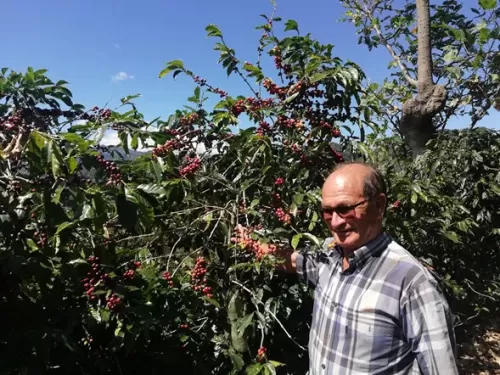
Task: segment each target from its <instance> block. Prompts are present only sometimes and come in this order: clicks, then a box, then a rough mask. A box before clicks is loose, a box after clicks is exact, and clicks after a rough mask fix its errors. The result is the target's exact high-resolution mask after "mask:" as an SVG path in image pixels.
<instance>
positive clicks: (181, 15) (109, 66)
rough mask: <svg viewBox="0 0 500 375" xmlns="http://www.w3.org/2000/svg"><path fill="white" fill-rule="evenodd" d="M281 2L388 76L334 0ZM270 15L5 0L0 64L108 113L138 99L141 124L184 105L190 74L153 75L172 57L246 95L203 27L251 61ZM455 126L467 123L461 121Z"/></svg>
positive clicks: (223, 2)
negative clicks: (31, 73)
mask: <svg viewBox="0 0 500 375" xmlns="http://www.w3.org/2000/svg"><path fill="white" fill-rule="evenodd" d="M467 1H472V0H467ZM277 5H278V10H277V14H276V15H278V16H280V17H282V18H283V20H287V19H294V20H296V21H297V22H298V23H299V28H300V30H301V32H302V33H303V34H305V33H308V32H309V33H311V35H312V36H313V38H315V39H317V40H319V41H320V42H322V43H331V44H333V45H334V50H333V53H334V55H336V56H339V57H340V58H342V59H343V60H352V61H354V62H356V63H358V64H360V65H361V67H362V68H363V69H364V71H365V73H366V74H367V76H368V77H369V79H370V80H371V81H378V82H381V81H382V80H383V78H384V77H386V76H387V75H388V70H387V64H388V63H389V61H390V58H389V56H388V53H387V51H386V50H384V49H377V50H372V51H368V49H367V48H366V47H365V46H364V45H358V44H357V35H356V32H355V29H354V26H353V25H351V24H348V23H344V22H340V21H339V19H340V18H341V17H342V16H343V15H344V8H343V7H342V6H341V5H340V3H339V2H338V1H336V0H317V1H299V0H281V1H280V0H278V1H277ZM271 11H272V5H271V3H270V1H269V0H247V1H241V0H231V1H229V0H216V1H201V0H185V1H184V2H181V1H175V2H174V1H169V0H162V1H159V0H142V1H140V2H137V1H131V0H121V1H118V0H107V1H106V0H100V1H97V0H86V1H81V0H80V1H78V0H73V1H67V0H66V1H62V0H51V1H39V0H17V1H5V2H3V4H2V21H1V22H0V35H2V48H1V52H0V67H9V68H12V69H14V70H17V71H25V70H26V68H27V67H28V66H31V67H33V68H35V69H41V68H44V69H48V70H49V71H48V75H49V77H50V78H51V79H52V80H53V81H54V82H55V81H57V80H59V79H64V80H66V81H68V82H69V89H70V90H71V91H72V92H73V95H74V99H75V102H78V103H82V104H84V105H85V106H86V107H88V108H91V107H93V106H94V105H97V106H99V107H103V106H105V105H108V106H110V107H114V106H116V105H117V104H118V103H119V99H120V98H122V97H124V96H126V95H132V94H136V93H140V94H141V95H142V97H141V98H139V99H137V100H136V103H137V104H138V107H139V110H140V111H141V112H142V113H144V115H145V117H146V119H153V118H155V117H157V116H162V117H163V118H167V117H168V116H169V115H170V114H172V113H173V112H174V110H175V109H177V108H181V107H182V106H183V105H185V104H187V102H186V98H187V97H188V96H190V95H192V92H193V89H194V87H195V86H194V84H193V82H192V81H191V80H190V79H188V78H187V77H181V76H179V77H178V78H177V79H176V80H175V81H174V80H173V79H172V76H171V75H169V76H167V77H166V78H163V79H159V78H158V74H159V72H160V71H161V70H162V69H163V68H164V66H165V63H166V62H168V61H170V60H174V59H181V60H182V61H183V62H184V64H185V66H186V67H187V68H188V69H190V70H192V71H193V72H195V73H196V74H198V75H200V76H201V77H203V78H206V79H207V80H208V82H210V83H211V84H213V85H214V86H218V87H220V88H221V89H224V90H226V91H228V92H229V93H230V94H232V95H235V94H242V95H246V94H247V93H248V90H247V88H246V87H245V85H244V84H243V83H242V82H241V80H240V79H237V77H230V78H227V76H226V74H225V72H224V70H223V69H222V67H221V66H220V65H218V63H217V61H218V52H217V51H214V50H213V46H214V44H215V42H216V40H215V39H213V38H208V37H207V36H206V32H205V27H206V25H208V24H212V23H213V24H216V25H217V26H219V27H220V29H221V30H222V32H223V34H224V36H225V39H226V42H227V43H228V45H230V46H231V47H233V48H234V49H235V50H236V53H237V55H238V57H240V59H242V60H248V61H255V60H256V47H257V43H258V38H259V36H260V33H261V31H259V30H255V26H257V25H259V24H262V23H263V21H264V19H263V18H261V17H260V16H259V14H261V13H265V14H270V12H271ZM492 120H495V121H492ZM498 120H500V116H499V115H498V113H496V114H493V116H491V118H490V119H489V120H488V123H485V122H484V121H483V122H482V123H481V125H483V126H488V127H492V126H493V124H490V121H491V122H492V123H495V124H498V123H499V121H498ZM451 126H452V127H458V128H460V127H464V126H467V123H466V120H460V119H458V120H454V121H453V123H452V124H451ZM495 127H497V128H498V125H496V126H495ZM112 137H113V135H112V134H107V138H108V139H111V138H112Z"/></svg>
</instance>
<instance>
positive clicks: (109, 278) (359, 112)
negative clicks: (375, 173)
mask: <svg viewBox="0 0 500 375" xmlns="http://www.w3.org/2000/svg"><path fill="white" fill-rule="evenodd" d="M264 18H265V22H264V24H262V25H260V26H258V29H260V30H262V36H261V37H260V39H259V43H258V48H257V58H256V60H255V61H254V62H249V61H241V60H239V59H238V57H237V56H236V54H235V51H234V49H232V48H231V47H230V46H228V45H227V44H226V42H225V39H224V37H223V34H222V32H221V30H220V29H219V28H218V27H217V26H215V25H209V26H207V28H206V31H207V33H208V35H209V36H211V37H213V38H215V40H216V43H215V49H216V50H217V51H219V53H220V60H219V61H220V63H221V65H222V66H223V67H224V69H225V70H226V72H227V74H228V75H236V76H239V77H240V78H241V79H242V80H243V81H244V82H245V83H246V84H247V85H248V94H247V95H238V96H233V95H230V94H229V93H228V92H227V91H225V90H224V89H223V88H219V87H216V86H215V85H212V84H211V83H210V82H208V81H206V80H205V79H203V78H201V77H199V76H198V75H196V73H195V72H192V71H190V70H189V69H188V68H186V67H185V66H184V63H183V62H182V61H180V60H175V61H171V62H169V63H167V64H166V67H165V68H164V69H163V70H162V71H161V72H160V77H166V76H168V75H170V74H172V75H173V76H174V77H176V76H178V75H180V74H183V75H185V76H187V77H189V78H190V79H192V81H193V87H194V91H193V95H192V96H191V97H190V98H188V101H189V102H190V106H186V107H185V108H184V109H182V110H178V111H176V112H175V113H174V114H172V115H171V116H170V117H168V118H167V119H166V120H161V119H155V120H153V121H147V120H145V119H144V116H143V115H142V114H141V113H140V112H139V111H138V109H137V107H136V105H135V104H134V99H135V98H136V97H135V96H129V97H125V98H123V99H122V100H121V105H120V106H119V107H118V108H114V109H109V108H98V107H94V108H92V109H90V110H86V109H85V108H84V107H83V106H82V105H79V104H75V103H74V102H73V99H72V93H71V92H70V91H69V90H68V88H67V87H66V84H67V82H64V81H59V82H57V83H54V82H52V81H51V80H50V79H49V78H48V77H47V75H46V73H47V72H46V71H45V70H34V69H31V68H29V69H28V70H27V72H26V73H18V72H14V71H10V70H9V69H7V68H4V69H2V71H1V75H0V100H1V104H0V126H1V129H2V132H1V135H0V136H1V139H0V142H1V153H0V157H1V159H0V168H1V175H0V197H1V202H0V210H1V212H0V278H1V280H0V288H1V289H0V316H1V317H2V320H3V321H4V322H5V324H4V329H3V330H2V332H1V333H0V348H1V354H0V359H1V364H2V369H4V371H5V373H9V374H45V373H50V374H52V373H57V374H59V373H60V374H66V373H79V374H106V373H113V374H135V373H151V374H157V373H164V372H165V371H168V372H169V373H170V372H171V373H181V372H184V373H189V374H240V373H247V374H253V375H257V374H276V373H279V374H304V373H305V372H306V371H307V367H308V356H307V339H308V334H309V328H310V327H309V324H310V316H311V311H312V298H311V294H310V291H309V290H308V289H307V287H306V286H305V285H302V284H300V283H297V281H296V280H295V278H294V276H293V275H286V274H284V273H283V272H281V271H280V270H279V269H280V263H281V262H282V259H280V257H279V256H277V253H276V252H275V250H276V248H277V247H279V246H289V247H292V248H298V247H303V246H309V247H311V248H313V249H315V248H318V247H319V246H320V245H321V242H322V239H324V238H325V237H326V236H328V233H327V230H326V227H325V226H324V225H323V224H322V222H321V220H320V215H319V207H320V197H321V194H320V189H321V185H322V183H323V180H324V178H325V177H326V176H327V174H328V173H329V171H330V170H331V169H332V168H333V167H334V166H335V165H336V164H337V163H341V162H344V161H346V160H350V159H353V158H367V159H372V160H374V161H375V162H377V163H379V164H380V165H381V168H382V169H383V170H384V172H386V173H387V174H388V176H389V177H390V179H391V182H392V183H391V200H392V201H391V202H392V205H391V206H390V207H389V210H388V219H387V223H388V226H389V229H390V230H393V232H394V235H395V236H397V238H398V239H400V240H401V241H402V242H403V243H404V244H405V245H408V246H410V247H412V249H417V253H418V255H419V256H423V257H428V256H429V254H431V255H434V256H431V258H432V260H434V262H437V263H438V264H437V265H435V267H436V268H437V270H436V271H437V272H439V271H440V270H441V268H445V266H441V265H442V264H443V265H446V264H447V265H449V266H446V267H448V268H445V271H446V272H445V273H443V275H447V277H448V278H447V279H446V280H447V282H448V284H447V285H455V286H457V288H456V290H452V293H454V294H453V295H454V296H455V295H456V296H457V297H456V298H464V297H460V296H462V295H463V294H461V293H462V289H463V285H464V283H463V282H462V281H463V280H461V279H460V278H461V277H462V276H461V275H463V274H461V273H460V272H461V270H463V269H465V268H467V267H469V264H470V263H467V262H469V261H470V260H469V258H467V260H465V259H466V258H461V257H462V256H463V257H471V259H472V255H471V254H467V251H466V250H467V240H466V234H467V233H468V235H469V236H475V237H474V241H476V242H475V246H483V245H484V246H486V244H489V245H488V246H490V248H489V249H491V251H490V252H488V253H487V254H490V255H487V254H486V253H485V254H484V255H485V256H490V259H491V267H490V268H488V272H493V270H495V269H498V260H497V259H496V258H493V256H494V255H493V254H494V253H495V251H494V249H495V247H494V246H498V234H499V233H498V229H496V231H491V230H490V229H491V228H492V226H493V224H492V223H494V222H495V221H494V220H496V216H495V214H494V213H493V212H492V211H491V210H490V211H487V210H486V211H485V210H484V208H485V207H486V205H490V204H495V203H496V202H498V190H499V189H498V165H496V164H495V165H494V164H491V165H490V164H488V168H487V172H486V171H485V168H486V163H482V162H481V161H480V160H483V161H486V160H489V159H486V158H487V156H488V155H489V154H487V153H491V152H498V137H497V135H493V134H489V135H487V136H486V135H485V136H480V137H475V136H474V135H471V136H470V137H469V138H467V137H466V138H464V139H467V140H464V142H465V143H460V142H458V141H454V140H453V139H454V138H453V139H452V140H450V141H448V142H449V143H447V144H449V145H450V147H451V146H452V145H455V144H461V146H460V148H457V149H456V151H455V154H453V155H455V156H454V159H452V160H451V161H450V162H446V161H445V160H446V155H445V154H444V153H443V150H442V149H440V148H439V147H436V150H437V151H436V150H431V151H429V152H430V153H431V155H430V156H429V157H428V158H427V159H425V160H424V161H422V165H418V164H413V163H412V161H411V160H410V159H408V158H406V157H405V156H404V155H405V154H404V153H403V152H401V150H403V149H404V147H405V146H404V145H402V144H401V143H400V142H398V141H397V140H396V141H391V140H390V139H389V138H383V140H380V137H378V136H380V134H376V132H375V133H374V134H372V135H371V136H368V137H367V136H366V132H367V130H369V129H370V126H371V125H373V129H378V128H377V127H376V126H375V125H374V124H371V122H370V121H371V120H370V118H371V116H370V115H371V113H372V112H374V111H376V110H377V108H376V103H374V102H373V101H366V100H365V98H364V96H363V95H364V94H363V92H364V91H363V89H362V82H363V80H364V78H365V77H364V74H363V72H362V70H361V69H360V68H359V67H358V66H357V65H356V64H354V63H352V62H344V61H342V60H341V59H340V58H338V57H335V56H333V55H332V49H333V47H332V46H331V45H324V44H321V43H319V42H318V41H316V40H314V39H312V38H311V36H310V35H305V36H303V35H301V34H300V32H299V28H298V25H297V23H296V22H295V21H292V20H289V21H287V22H286V23H285V28H284V29H285V31H286V32H291V33H292V36H285V37H283V38H278V37H277V36H276V34H275V25H276V24H279V22H280V21H281V20H280V19H279V18H278V17H274V16H273V17H269V18H268V17H264ZM286 35H289V34H286ZM266 57H268V58H270V59H272V60H273V62H274V66H275V68H276V70H275V71H273V72H272V73H269V74H268V73H265V72H264V70H263V68H262V65H263V64H262V61H263V59H264V58H266ZM210 96H212V98H217V100H216V104H215V105H214V106H213V108H207V107H206V100H207V98H209V97H210ZM240 125H241V126H240ZM235 128H237V130H234V129H235ZM106 131H116V132H117V133H118V136H119V139H120V142H119V144H118V145H116V147H111V146H109V147H103V146H101V145H100V142H101V140H102V137H103V135H104V133H105V132H106ZM455 137H456V138H457V139H459V140H461V139H462V138H463V137H462V135H461V134H459V135H456V136H455ZM495 137H496V138H495ZM468 139H471V140H472V139H474V140H475V141H474V142H476V143H474V144H470V143H467V142H469V141H468ZM438 141H439V140H438ZM484 142H486V143H484ZM488 142H490V143H488ZM495 142H496V143H495ZM380 143H382V146H380ZM389 146H390V148H389ZM139 147H144V148H146V149H147V150H148V151H145V152H141V153H140V154H139V156H137V157H135V158H130V157H128V155H130V154H132V151H134V150H138V149H139ZM468 147H472V148H474V149H476V150H480V151H475V152H476V153H477V155H479V156H477V155H476V154H475V153H474V152H473V153H472V154H471V155H472V159H473V160H471V159H470V158H469V157H468V156H467V154H466V152H465V151H464V150H465V149H467V148H468ZM391 150H392V151H391ZM446 152H448V151H446ZM440 153H441V154H440ZM482 153H484V154H482ZM437 155H438V156H437ZM459 156H460V157H461V158H462V159H460V158H459ZM495 160H498V158H497V159H495ZM449 163H452V164H453V163H455V164H453V165H455V166H456V168H455V169H454V171H457V169H461V168H462V166H463V165H469V169H467V170H464V169H461V170H460V171H457V173H462V175H464V176H465V177H466V180H465V181H463V182H462V181H459V180H456V178H455V177H454V176H453V173H454V172H451V171H450V170H449ZM429 170H431V171H432V173H430V174H429V173H428V171H429ZM484 173H486V174H484ZM488 173H489V174H488ZM494 173H496V176H497V177H495V178H493V174H494ZM476 175H477V176H483V177H482V178H483V180H481V181H482V182H481V183H482V185H480V184H478V183H475V182H474V180H473V178H475V177H473V176H476ZM495 184H496V185H495ZM459 187H460V188H459ZM470 189H472V190H470ZM475 189H476V190H475ZM457 191H460V192H463V193H464V195H463V196H462V195H457V193H456V192H457ZM479 197H480V198H479ZM458 200H461V201H462V204H461V205H460V206H456V205H455V203H456V202H457V201H458ZM470 207H475V208H474V210H471V208H470ZM471 215H476V216H477V215H482V216H481V218H480V219H478V218H477V217H479V216H477V217H475V218H472V217H471ZM496 215H497V214H496ZM497 216H498V215H497ZM458 217H459V218H460V221H457V220H456V219H457V218H458ZM430 218H433V221H429V219H430ZM481 220H482V221H481ZM430 223H432V225H429V224H430ZM486 223H490V224H486ZM237 225H242V226H244V227H245V228H247V229H248V230H249V232H250V233H251V236H250V239H242V238H240V237H239V236H238V233H236V232H235V230H234V229H235V227H236V226H237ZM488 225H489V226H488ZM457 228H458V229H457ZM478 228H480V229H481V231H482V232H481V233H482V234H481V236H482V237H478V236H479V234H478V233H479V232H477V231H478V230H479V229H478ZM457 231H461V232H457ZM459 233H460V234H461V235H462V237H459V235H458V234H459ZM455 235H456V237H455ZM455 240H457V241H455ZM440 241H441V242H440ZM460 241H463V242H462V243H463V245H461V246H462V247H460V248H459V249H460V250H458V251H457V252H456V253H452V251H453V249H454V246H455V245H456V244H457V243H459V242H460ZM495 241H496V242H495ZM262 243H267V244H269V245H270V246H269V248H270V249H271V251H269V252H264V251H262V247H261V244H262ZM438 243H439V244H441V245H442V246H441V247H436V246H437V245H436V244H438ZM495 244H496V245H495ZM424 245H426V246H424ZM435 248H438V249H439V252H436V253H434V252H433V251H434V249H435ZM496 249H498V247H497V248H496ZM478 251H479V250H478ZM475 266H476V263H474V267H475ZM452 267H458V268H456V269H455V270H454V271H453V272H451V271H449V272H448V270H452ZM460 267H462V268H460ZM495 267H496V268H495ZM469 271H470V275H469V274H468V276H467V280H469V282H470V283H471V285H472V286H473V287H475V286H476V284H475V283H477V281H478V280H479V279H480V275H479V274H478V275H475V276H474V273H475V272H478V273H479V272H480V271H479V270H478V269H475V268H472V269H470V270H469ZM497 275H498V272H497ZM496 278H498V276H496ZM495 280H497V279H495ZM483 282H484V281H483ZM494 282H496V281H493V279H492V282H491V285H489V286H490V287H492V286H493V284H494ZM474 289H475V288H474ZM480 293H481V294H485V293H489V294H488V296H489V297H490V298H494V297H492V295H493V294H492V293H495V291H493V290H492V289H491V290H490V292H488V291H485V290H484V288H483V289H481V291H480ZM467 296H472V297H474V298H475V295H474V294H468V295H467ZM477 301H479V300H477Z"/></svg>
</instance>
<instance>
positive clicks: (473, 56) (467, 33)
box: [341, 0, 500, 132]
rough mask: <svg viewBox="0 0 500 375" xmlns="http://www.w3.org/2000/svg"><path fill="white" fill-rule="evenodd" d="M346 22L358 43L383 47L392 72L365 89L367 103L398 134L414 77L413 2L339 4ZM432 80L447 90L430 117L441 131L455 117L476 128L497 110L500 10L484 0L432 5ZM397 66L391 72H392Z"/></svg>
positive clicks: (354, 1) (353, 1) (450, 0)
mask: <svg viewBox="0 0 500 375" xmlns="http://www.w3.org/2000/svg"><path fill="white" fill-rule="evenodd" d="M341 2H342V4H343V5H344V7H345V8H346V17H345V18H344V20H345V21H349V22H352V23H353V24H354V26H355V27H356V29H357V32H358V34H359V35H360V36H359V39H358V43H359V44H364V45H366V46H367V47H368V49H369V50H371V49H373V48H379V47H382V48H385V49H386V50H387V51H388V53H389V56H390V58H391V61H390V63H389V66H388V68H389V69H393V70H392V71H391V74H390V76H389V77H387V78H386V79H385V80H384V82H383V83H382V84H379V83H377V82H372V83H370V84H369V85H367V87H366V90H367V93H369V94H368V95H367V96H368V98H367V100H370V101H375V102H377V103H379V104H380V109H379V116H378V121H379V122H380V123H381V124H383V125H384V126H387V127H389V128H391V129H392V130H393V131H396V132H397V131H398V130H399V122H400V118H401V113H400V112H401V108H400V105H401V103H404V102H405V101H406V100H408V99H409V98H411V97H412V95H413V94H414V91H415V90H416V79H417V44H418V40H417V22H416V21H417V20H416V5H415V1H414V0H413V1H411V2H409V3H408V4H406V6H404V7H397V6H396V5H395V2H394V0H373V1H372V0H341ZM430 3H431V4H430V11H431V40H432V60H433V77H434V80H435V82H437V83H439V84H442V85H444V86H445V87H446V89H447V91H448V101H447V103H446V106H445V108H444V110H443V111H442V112H441V113H440V114H439V115H438V116H437V117H435V118H434V125H435V127H436V129H444V128H445V127H446V124H447V123H448V122H449V120H450V119H452V118H453V117H454V116H461V117H463V118H470V126H471V127H474V126H475V125H476V124H477V123H478V122H479V121H480V120H481V119H483V118H484V117H485V116H487V115H488V113H489V111H491V110H494V109H496V110H500V92H499V89H498V88H499V87H500V85H499V79H500V75H499V74H500V72H499V66H500V64H499V61H500V60H499V59H500V55H499V53H498V48H499V42H500V31H499V30H500V27H499V15H500V7H499V5H498V3H497V1H496V0H491V1H490V0H483V1H481V0H480V1H479V2H478V3H476V4H477V5H476V6H473V4H472V3H474V2H470V3H471V4H469V2H464V3H467V5H468V6H470V8H464V5H463V4H462V3H461V2H460V1H458V0H445V1H443V2H440V4H433V2H432V1H431V2H430ZM394 68H395V69H394Z"/></svg>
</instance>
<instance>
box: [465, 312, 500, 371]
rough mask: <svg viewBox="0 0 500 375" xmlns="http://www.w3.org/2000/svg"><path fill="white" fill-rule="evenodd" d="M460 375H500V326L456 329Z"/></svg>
mask: <svg viewBox="0 0 500 375" xmlns="http://www.w3.org/2000/svg"><path fill="white" fill-rule="evenodd" d="M456 335H457V343H458V357H459V367H460V374H463V375H493V374H495V375H500V324H499V323H498V322H496V323H495V324H493V325H492V323H491V321H490V322H483V323H481V324H477V325H475V326H469V327H467V328H462V327H457V328H456Z"/></svg>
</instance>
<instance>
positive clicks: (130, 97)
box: [120, 94, 142, 104]
mask: <svg viewBox="0 0 500 375" xmlns="http://www.w3.org/2000/svg"><path fill="white" fill-rule="evenodd" d="M141 96H142V95H141V94H135V95H128V96H125V97H124V98H121V99H120V101H121V102H122V104H126V103H129V102H130V101H131V100H133V99H137V98H140V97H141Z"/></svg>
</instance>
